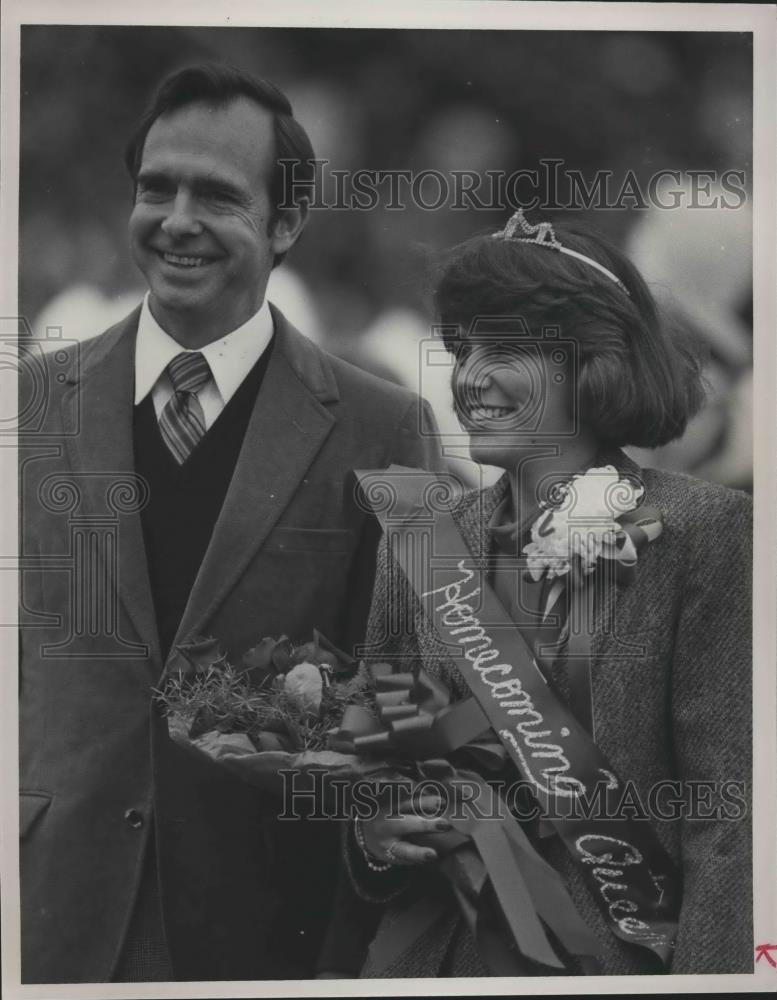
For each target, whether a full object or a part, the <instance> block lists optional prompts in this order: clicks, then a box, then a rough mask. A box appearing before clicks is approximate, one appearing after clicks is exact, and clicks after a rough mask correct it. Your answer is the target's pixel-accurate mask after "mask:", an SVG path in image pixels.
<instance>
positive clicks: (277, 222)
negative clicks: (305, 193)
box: [270, 198, 310, 255]
mask: <svg viewBox="0 0 777 1000" xmlns="http://www.w3.org/2000/svg"><path fill="white" fill-rule="evenodd" d="M309 211H310V202H309V201H308V199H307V198H300V199H299V202H298V203H297V205H295V206H294V208H283V209H279V210H278V213H277V215H276V217H275V219H274V221H273V223H272V227H271V231H270V242H271V244H272V251H273V254H275V255H277V254H281V253H287V252H288V251H289V250H291V248H292V247H293V246H294V244H295V243H296V242H297V240H298V239H299V238H300V236H301V235H302V230H303V229H304V228H305V224H306V222H307V221H308V213H309Z"/></svg>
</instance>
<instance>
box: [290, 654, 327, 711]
mask: <svg viewBox="0 0 777 1000" xmlns="http://www.w3.org/2000/svg"><path fill="white" fill-rule="evenodd" d="M283 690H284V691H285V692H286V694H287V695H288V697H289V699H290V700H291V701H292V702H293V703H294V705H295V706H296V707H297V709H298V710H299V711H300V712H304V713H305V714H306V715H311V716H313V717H318V715H319V713H320V711H321V698H322V696H323V692H324V680H323V678H322V676H321V671H320V670H319V668H318V667H317V666H316V665H315V663H307V662H305V663H298V664H297V665H296V666H295V667H292V668H291V670H290V671H289V672H288V673H287V674H286V675H285V676H284V678H283Z"/></svg>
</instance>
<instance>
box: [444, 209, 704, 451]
mask: <svg viewBox="0 0 777 1000" xmlns="http://www.w3.org/2000/svg"><path fill="white" fill-rule="evenodd" d="M555 229H556V235H557V236H558V238H559V239H560V241H561V243H562V244H563V245H564V246H566V247H568V248H569V249H571V250H576V251H577V252H578V253H581V254H584V255H585V256H587V257H590V258H592V259H593V260H595V261H597V262H598V263H600V264H602V265H603V266H605V267H606V268H608V269H609V270H610V271H612V272H613V274H615V276H616V277H617V278H618V279H619V280H620V281H621V282H622V283H623V285H624V286H625V289H627V290H628V291H624V288H621V287H619V286H618V285H617V284H616V283H615V282H614V281H612V280H611V279H610V278H608V277H606V276H605V275H602V274H600V273H599V272H598V271H597V270H596V269H595V268H593V267H591V265H590V264H586V263H584V262H582V261H579V260H576V259H575V258H573V257H570V256H568V255H566V254H561V253H558V252H556V251H554V250H552V249H550V248H548V247H542V246H536V245H535V244H532V243H522V242H521V241H520V240H517V239H501V238H494V237H493V236H492V235H481V236H476V237H474V238H472V239H470V240H468V241H466V242H465V243H462V244H460V245H459V246H456V247H454V248H453V249H452V250H451V251H449V252H448V253H447V254H446V255H445V256H444V258H443V259H442V261H441V262H440V264H439V269H438V273H437V276H436V282H435V303H436V307H437V312H438V315H439V317H440V321H441V324H442V326H443V330H444V331H446V332H444V333H443V341H444V343H445V346H446V348H447V349H448V350H449V351H450V352H451V353H452V354H455V355H457V356H458V355H459V353H460V352H461V351H462V350H463V351H464V353H465V354H466V349H467V343H468V341H469V339H470V338H471V337H472V331H473V329H474V328H475V327H473V321H474V320H475V319H476V318H478V320H479V325H478V326H477V327H476V328H477V329H483V332H487V330H486V325H485V324H484V323H483V322H482V320H483V318H487V317H511V316H512V317H520V318H521V319H522V320H523V321H524V322H525V323H526V326H527V327H528V329H529V331H530V334H531V335H532V336H534V337H540V336H542V329H543V326H549V325H553V326H556V327H558V328H559V330H560V333H561V335H562V336H563V337H565V338H570V339H572V340H573V341H574V342H575V343H576V345H577V351H578V360H579V363H580V368H579V374H578V385H577V388H578V396H577V398H578V402H579V405H580V417H581V419H582V420H584V421H585V422H586V423H587V424H588V426H589V427H591V428H592V429H593V430H594V432H595V433H596V435H597V438H598V440H599V442H600V443H601V444H603V445H609V446H611V447H613V446H614V447H621V446H624V445H635V446H639V447H645V448H655V447H657V446H658V445H662V444H666V443H667V442H668V441H671V440H673V439H674V438H677V437H679V436H680V435H681V434H682V433H683V431H684V430H685V427H686V424H687V423H688V420H689V419H690V418H691V417H692V416H694V414H696V413H697V412H698V410H699V409H700V407H701V405H702V403H703V401H704V382H703V379H702V375H701V363H700V358H699V352H698V349H697V347H696V345H692V344H691V342H690V340H689V338H688V336H687V335H686V334H684V333H683V332H682V331H680V330H674V329H669V328H668V327H667V326H666V325H665V323H664V322H663V321H662V317H661V316H660V314H659V311H658V308H657V306H656V303H655V300H654V299H653V296H652V295H651V293H650V291H649V289H648V287H647V285H646V284H645V281H644V280H643V278H642V276H641V275H640V273H639V272H638V271H637V269H636V267H634V265H633V264H632V263H631V261H629V259H628V258H627V257H626V255H625V254H624V253H622V252H621V251H619V250H618V249H617V248H616V247H614V246H612V245H611V244H609V243H608V242H607V241H606V240H604V239H603V238H602V237H600V236H599V235H597V234H594V233H592V232H591V231H590V230H585V231H582V230H580V229H576V228H571V227H566V226H564V227H560V226H557V227H555ZM513 328H514V329H515V330H516V331H520V330H521V329H522V328H521V327H520V325H519V324H518V323H514V324H513ZM500 336H502V337H503V339H504V346H506V347H509V343H510V341H511V340H513V339H514V338H516V337H518V336H520V333H519V332H516V333H509V332H508V333H506V334H501V333H500ZM515 342H516V343H520V342H521V341H520V340H515Z"/></svg>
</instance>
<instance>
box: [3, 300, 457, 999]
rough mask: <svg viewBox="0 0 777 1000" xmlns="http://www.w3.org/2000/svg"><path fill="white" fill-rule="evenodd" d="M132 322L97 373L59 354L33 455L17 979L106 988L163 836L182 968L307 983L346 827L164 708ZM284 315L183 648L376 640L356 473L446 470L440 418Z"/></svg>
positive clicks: (24, 474)
mask: <svg viewBox="0 0 777 1000" xmlns="http://www.w3.org/2000/svg"><path fill="white" fill-rule="evenodd" d="M138 314H139V310H136V311H135V312H134V313H133V314H132V315H130V316H129V317H127V318H126V319H125V320H123V321H122V322H121V323H119V324H117V325H116V326H115V327H113V328H112V329H111V330H109V331H107V332H106V333H104V334H102V335H101V336H99V337H96V338H94V339H93V340H91V341H88V342H86V343H84V344H82V345H81V355H82V357H81V363H80V364H75V363H74V364H72V366H70V367H66V366H64V365H63V363H62V358H61V352H52V354H51V355H50V356H49V358H48V361H49V364H50V367H51V371H50V378H49V390H50V392H49V396H48V397H47V399H46V403H47V405H46V406H45V408H43V407H41V410H42V413H43V416H42V423H41V426H40V427H39V428H38V429H37V432H36V433H35V434H30V435H28V437H27V439H26V440H23V441H22V442H21V444H22V445H23V447H22V448H21V449H20V451H21V461H20V480H21V485H20V493H21V497H22V504H21V507H22V537H21V543H20V552H21V557H22V576H21V588H20V589H21V597H22V602H21V603H22V608H21V612H20V618H21V631H20V646H21V662H20V709H19V713H20V837H21V841H20V855H21V937H22V940H21V943H22V980H23V982H27V983H51V982H101V981H107V980H109V979H110V978H111V976H112V975H113V972H114V969H115V968H116V964H117V960H118V957H119V955H120V954H121V949H122V944H123V940H124V937H125V934H126V931H127V927H128V923H129V919H130V915H131V914H132V911H133V905H134V900H135V898H136V896H137V892H138V886H139V884H140V880H141V875H142V872H143V870H144V865H143V859H144V857H145V855H146V843H147V841H148V838H149V836H150V835H152V832H153V835H154V837H155V840H156V856H157V863H158V871H159V884H160V894H161V903H162V911H163V918H164V925H165V934H166V938H167V944H168V948H169V952H170V958H171V961H172V966H173V971H174V974H175V978H176V979H178V980H184V979H188V980H192V979H193V980H210V979H271V978H306V977H308V976H310V975H312V973H313V969H314V962H315V957H316V953H317V951H318V944H319V943H320V939H321V937H322V935H323V931H324V928H325V926H326V921H327V920H328V917H329V903H328V894H329V892H330V891H331V886H330V885H329V884H328V883H329V882H331V880H332V879H331V876H332V875H333V873H334V868H335V865H333V864H332V861H333V860H334V859H336V857H337V849H338V839H337V834H338V830H337V825H336V824H334V823H333V824H321V823H317V824H309V825H307V829H306V824H303V823H286V824H280V823H279V821H278V819H277V814H278V810H279V803H278V801H277V800H270V799H269V798H268V797H267V796H263V795H260V794H259V793H258V792H256V791H255V790H254V789H252V788H251V787H250V786H248V785H247V784H245V783H243V782H241V781H239V780H237V779H235V778H231V777H230V776H229V775H228V774H227V773H226V772H225V771H224V769H223V768H220V767H217V766H216V765H211V764H210V763H209V762H204V763H201V762H200V761H194V760H192V759H189V757H188V755H187V754H185V752H184V751H182V750H180V748H178V747H176V745H175V744H173V743H172V742H171V741H170V739H169V737H168V736H167V731H166V726H165V723H164V720H163V719H162V718H161V717H160V715H159V712H158V711H155V710H154V708H153V701H152V689H153V687H154V686H155V685H157V684H158V683H159V680H160V676H161V675H162V671H163V667H164V662H163V657H162V654H161V651H160V643H159V637H158V631H157V624H156V618H155V611H154V604H153V600H152V594H151V587H150V583H149V573H148V567H147V558H146V550H145V544H144V536H143V531H142V524H141V518H140V513H139V510H140V507H141V506H142V495H143V488H142V483H140V484H139V483H138V482H137V478H138V477H137V476H136V474H135V468H134V459H133V440H132V434H133V399H134V386H133V379H134V344H135V334H136V330H137V322H138ZM273 320H274V326H275V343H274V347H273V349H272V354H271V356H270V358H269V361H268V367H267V371H266V374H265V379H264V382H263V384H262V389H261V391H260V392H259V395H258V397H257V400H256V403H255V405H254V408H253V411H252V414H251V417H250V419H249V423H248V427H247V429H246V432H245V436H244V438H243V443H242V448H241V451H240V455H239V458H238V461H237V465H236V467H235V471H234V474H233V476H232V479H231V482H230V485H229V489H228V491H227V495H226V498H225V500H224V504H223V507H222V509H221V512H220V514H219V517H218V519H217V521H216V524H215V527H214V530H213V534H212V537H211V539H210V543H209V547H208V549H207V551H206V553H205V556H204V559H203V561H202V564H201V566H200V569H199V573H198V575H197V578H196V580H195V582H194V585H193V588H192V590H191V593H190V595H189V600H188V604H187V607H186V609H185V611H184V614H183V619H182V621H181V623H180V626H179V632H178V636H177V638H176V640H175V641H176V642H180V641H182V640H183V639H184V638H185V637H187V636H188V635H189V634H191V633H192V632H197V633H199V634H205V635H212V636H215V637H216V638H217V639H218V640H219V643H220V646H221V648H222V650H224V651H225V652H226V653H227V654H228V656H229V658H230V659H231V660H232V661H233V662H239V657H240V656H241V654H242V653H243V652H245V651H246V650H247V649H249V648H251V647H252V646H253V645H255V644H256V643H257V642H258V641H259V640H260V639H261V638H262V637H263V636H266V635H272V636H277V635H280V634H282V633H285V634H287V635H289V636H292V637H293V638H295V639H298V638H300V639H304V638H308V637H310V635H311V634H312V629H313V628H314V627H316V628H318V629H320V630H321V632H322V633H323V634H324V635H326V636H327V637H328V638H330V639H331V640H332V641H333V642H335V643H337V644H338V645H340V646H346V645H349V644H351V645H352V644H353V643H354V642H358V641H360V640H361V639H362V638H363V635H364V629H365V626H366V620H367V613H368V611H369V595H370V592H371V585H372V572H373V571H374V550H375V546H376V544H377V541H378V537H377V532H376V531H375V530H374V528H373V525H372V523H371V522H370V520H369V518H368V517H367V515H366V514H365V513H364V511H360V510H359V509H358V507H357V505H356V504H354V503H353V502H351V501H350V500H349V497H350V493H349V492H348V490H347V489H346V484H347V482H348V477H349V476H350V473H351V470H352V469H353V468H354V466H359V465H367V466H375V467H385V466H387V465H389V464H391V463H392V462H395V461H399V462H404V463H405V464H413V465H419V466H427V467H431V468H435V467H438V464H439V446H438V444H437V440H436V437H435V433H434V431H435V428H434V423H433V418H432V417H431V416H430V412H429V409H428V405H426V404H423V405H422V404H421V401H420V400H419V398H418V397H417V396H415V395H414V394H413V393H411V392H409V391H408V390H406V389H404V388H401V387H399V386H395V385H391V384H389V383H387V382H384V381H383V380H381V379H378V378H375V377H373V376H371V375H369V374H367V373H366V372H362V371H359V370H358V369H356V368H354V367H353V366H351V365H349V364H347V363H345V362H343V361H341V360H339V359H337V358H334V357H331V356H329V355H328V354H326V353H325V352H324V351H322V350H321V349H320V348H318V347H317V346H316V345H314V344H313V343H312V342H311V341H309V340H308V339H307V338H305V337H304V336H303V335H302V334H301V333H299V332H298V331H296V330H295V329H294V328H293V327H292V326H291V324H289V323H288V322H287V321H286V320H285V318H284V317H283V316H282V315H281V313H280V312H278V311H277V310H273ZM58 368H59V371H58ZM63 369H64V370H63ZM424 428H425V429H426V433H424ZM84 553H86V558H84V559H81V558H80V555H79V554H84ZM112 556H115V559H114V560H113V561H112V559H111V557H112ZM365 571H368V572H367V573H366V576H365ZM174 644H175V643H174ZM174 644H173V645H174ZM330 827H331V829H330Z"/></svg>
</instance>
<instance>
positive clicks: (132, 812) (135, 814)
mask: <svg viewBox="0 0 777 1000" xmlns="http://www.w3.org/2000/svg"><path fill="white" fill-rule="evenodd" d="M124 818H125V819H126V821H127V822H128V823H129V825H130V826H131V827H133V828H134V829H135V830H137V829H139V828H140V827H141V826H143V813H142V812H139V811H138V810H137V809H128V810H127V811H126V812H125V813H124Z"/></svg>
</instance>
